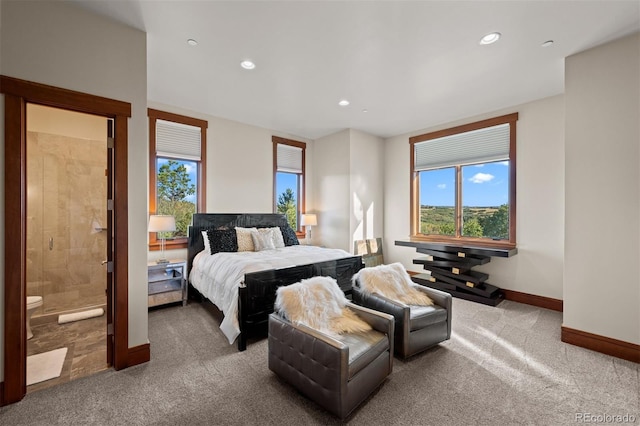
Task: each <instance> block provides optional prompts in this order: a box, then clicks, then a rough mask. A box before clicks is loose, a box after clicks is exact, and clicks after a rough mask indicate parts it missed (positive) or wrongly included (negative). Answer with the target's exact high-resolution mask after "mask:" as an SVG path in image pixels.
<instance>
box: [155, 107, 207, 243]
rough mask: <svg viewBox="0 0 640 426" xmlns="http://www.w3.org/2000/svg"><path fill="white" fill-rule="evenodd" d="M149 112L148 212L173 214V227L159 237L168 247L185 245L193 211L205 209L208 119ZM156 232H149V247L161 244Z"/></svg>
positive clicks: (156, 111)
mask: <svg viewBox="0 0 640 426" xmlns="http://www.w3.org/2000/svg"><path fill="white" fill-rule="evenodd" d="M148 115H149V214H166V215H172V216H174V217H175V221H176V231H175V232H167V233H164V235H161V236H160V237H164V238H166V239H167V240H166V246H167V248H168V249H172V248H185V247H187V228H188V227H189V225H190V224H191V219H192V216H193V214H194V213H196V212H203V211H205V205H206V203H205V189H206V188H205V182H206V179H205V175H206V174H205V170H206V164H205V163H206V161H205V160H206V140H207V126H208V123H207V122H206V121H203V120H198V119H195V118H191V117H185V116H182V115H177V114H172V113H168V112H163V111H158V110H154V109H149V110H148ZM157 234H158V233H155V232H153V233H150V234H149V248H150V249H151V250H158V249H159V247H160V243H159V241H158V239H159V237H158V235H157Z"/></svg>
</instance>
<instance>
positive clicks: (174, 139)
mask: <svg viewBox="0 0 640 426" xmlns="http://www.w3.org/2000/svg"><path fill="white" fill-rule="evenodd" d="M201 143H202V135H201V129H200V127H196V126H189V125H187V124H181V123H174V122H172V121H165V120H156V155H157V156H158V157H171V158H182V159H185V160H195V161H200V159H201V154H200V148H201Z"/></svg>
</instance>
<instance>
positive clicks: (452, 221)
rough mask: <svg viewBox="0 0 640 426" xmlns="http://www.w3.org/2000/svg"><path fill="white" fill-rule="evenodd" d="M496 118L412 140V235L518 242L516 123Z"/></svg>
mask: <svg viewBox="0 0 640 426" xmlns="http://www.w3.org/2000/svg"><path fill="white" fill-rule="evenodd" d="M517 120H518V114H517V113H515V114H510V115H505V116H502V117H496V118H493V119H489V120H484V121H480V122H477V123H472V124H467V125H464V126H459V127H455V128H452V129H447V130H442V131H437V132H433V133H429V134H425V135H420V136H415V137H412V138H410V139H409V144H410V146H411V237H412V238H413V239H417V240H426V241H438V242H445V243H447V242H449V243H460V244H474V245H478V246H488V247H504V248H508V247H515V244H516V226H515V224H516V208H515V206H516V187H515V182H516V162H515V158H516V121H517Z"/></svg>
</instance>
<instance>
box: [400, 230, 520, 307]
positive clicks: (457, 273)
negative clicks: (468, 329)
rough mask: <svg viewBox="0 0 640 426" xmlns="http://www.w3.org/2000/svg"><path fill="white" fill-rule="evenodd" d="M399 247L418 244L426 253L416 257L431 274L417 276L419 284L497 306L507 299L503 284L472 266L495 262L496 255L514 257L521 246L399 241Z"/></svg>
mask: <svg viewBox="0 0 640 426" xmlns="http://www.w3.org/2000/svg"><path fill="white" fill-rule="evenodd" d="M395 244H396V245H397V246H405V247H414V248H415V249H416V251H417V252H418V253H420V254H424V255H426V256H423V257H419V258H417V259H414V260H413V263H414V264H416V265H423V268H424V269H426V270H428V271H430V272H431V273H424V274H417V275H413V276H412V277H411V279H412V280H413V281H414V282H415V283H417V284H421V285H424V286H427V287H432V288H435V289H437V290H442V291H446V292H447V293H449V294H451V295H452V296H454V297H458V298H460V299H465V300H471V301H474V302H479V303H483V304H485V305H491V306H496V305H498V304H499V303H500V302H502V300H503V299H504V294H503V292H502V290H501V289H500V288H499V287H496V286H494V285H491V284H489V283H488V282H487V279H488V278H489V275H488V274H485V273H483V272H478V271H472V270H471V269H472V268H473V267H475V266H478V265H484V264H485V263H489V262H491V258H492V257H511V256H514V255H516V254H517V253H518V249H516V248H514V249H495V248H494V249H490V248H482V247H471V246H464V245H455V244H446V243H431V242H423V241H396V243H395Z"/></svg>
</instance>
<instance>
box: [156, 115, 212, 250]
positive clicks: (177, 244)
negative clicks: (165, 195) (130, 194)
mask: <svg viewBox="0 0 640 426" xmlns="http://www.w3.org/2000/svg"><path fill="white" fill-rule="evenodd" d="M147 115H148V117H149V215H153V214H156V211H157V210H156V209H157V206H156V201H157V199H158V193H157V190H158V186H157V170H156V169H157V158H158V156H157V155H156V120H165V121H172V122H174V123H179V124H186V125H189V126H195V127H200V137H201V139H200V143H201V144H200V161H199V162H198V163H199V164H198V189H197V199H198V201H197V203H196V212H197V213H202V212H204V211H206V206H207V202H206V193H207V188H206V176H207V173H206V169H207V127H208V126H209V123H208V122H207V121H206V120H200V119H197V118H193V117H187V116H185V115H180V114H174V113H170V112H165V111H159V110H157V109H152V108H149V109H147ZM163 158H164V157H163ZM187 245H188V239H187V237H184V238H176V239H173V240H165V249H166V250H174V249H181V248H187ZM149 250H151V251H156V250H160V240H158V238H157V232H149Z"/></svg>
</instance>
